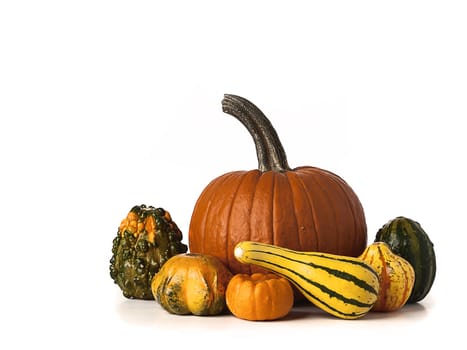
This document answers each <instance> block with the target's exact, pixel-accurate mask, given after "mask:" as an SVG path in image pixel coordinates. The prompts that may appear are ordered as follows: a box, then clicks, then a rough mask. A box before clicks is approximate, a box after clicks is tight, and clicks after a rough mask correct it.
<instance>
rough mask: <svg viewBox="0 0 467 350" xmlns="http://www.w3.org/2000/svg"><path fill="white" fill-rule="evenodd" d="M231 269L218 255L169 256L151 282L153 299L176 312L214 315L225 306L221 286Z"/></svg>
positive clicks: (180, 313)
mask: <svg viewBox="0 0 467 350" xmlns="http://www.w3.org/2000/svg"><path fill="white" fill-rule="evenodd" d="M231 278H232V274H231V272H230V271H229V270H228V269H227V267H226V266H225V265H224V264H223V263H222V262H220V260H219V259H217V258H215V257H213V256H209V255H202V254H179V255H176V256H174V257H172V258H170V259H169V260H168V261H167V262H166V263H165V264H164V265H163V266H162V268H161V270H160V271H159V272H158V273H157V274H156V275H155V276H154V278H153V279H152V283H151V289H152V293H153V295H154V299H156V301H157V302H159V304H160V305H161V306H162V307H163V308H164V309H165V310H167V311H168V312H170V313H173V314H179V315H186V314H193V315H198V316H201V315H217V314H220V313H222V312H223V311H224V310H225V309H226V304H225V290H226V288H227V284H228V283H229V281H230V279H231Z"/></svg>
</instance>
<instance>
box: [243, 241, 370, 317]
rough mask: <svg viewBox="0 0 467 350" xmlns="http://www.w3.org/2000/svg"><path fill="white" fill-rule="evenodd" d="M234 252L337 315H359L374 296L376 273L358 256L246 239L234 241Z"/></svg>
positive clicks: (368, 306) (368, 305)
mask: <svg viewBox="0 0 467 350" xmlns="http://www.w3.org/2000/svg"><path fill="white" fill-rule="evenodd" d="M234 255H235V257H236V258H237V259H238V260H239V261H240V262H242V263H247V264H254V265H257V266H260V267H263V268H266V269H268V270H271V271H273V272H275V273H277V274H279V275H281V276H284V277H285V278H287V279H288V280H289V281H290V282H292V283H293V284H294V285H295V286H296V287H297V288H298V289H299V290H300V291H301V292H302V293H303V295H304V296H305V297H306V298H307V299H308V300H310V301H311V302H312V303H313V304H315V305H316V306H318V307H319V308H321V309H323V310H324V311H326V312H328V313H330V314H331V315H334V316H336V317H339V318H344V319H355V318H358V317H362V316H363V315H365V314H367V313H368V311H370V309H371V308H372V307H373V305H374V303H375V302H376V299H377V296H378V289H379V278H378V274H377V273H376V271H375V270H374V269H373V268H372V267H371V266H370V265H369V264H367V263H366V262H364V261H363V260H361V259H358V258H353V257H347V256H342V255H334V254H326V253H317V252H299V251H294V250H290V249H286V248H282V247H278V246H274V245H270V244H264V243H258V242H250V241H243V242H240V243H239V244H237V246H236V247H235V250H234Z"/></svg>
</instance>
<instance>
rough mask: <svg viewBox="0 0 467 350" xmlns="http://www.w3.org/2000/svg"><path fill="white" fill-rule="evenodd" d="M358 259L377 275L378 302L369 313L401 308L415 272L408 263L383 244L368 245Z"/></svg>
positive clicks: (407, 296) (411, 287)
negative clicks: (371, 267)
mask: <svg viewBox="0 0 467 350" xmlns="http://www.w3.org/2000/svg"><path fill="white" fill-rule="evenodd" d="M360 259H362V260H363V261H366V262H367V263H368V264H370V265H371V266H373V268H374V269H375V270H376V272H377V273H378V275H379V282H380V287H379V294H378V300H377V301H376V303H375V305H374V306H373V308H372V309H371V311H382V312H387V311H396V310H399V309H400V308H401V307H403V306H404V305H405V304H406V303H407V300H408V299H409V296H410V294H411V293H412V289H413V286H414V282H415V272H414V269H413V267H412V265H410V263H409V262H408V261H407V260H405V259H404V258H402V257H400V256H399V255H396V254H394V253H393V252H392V251H391V249H390V248H389V246H388V245H387V244H386V243H384V242H375V243H373V244H371V245H369V246H368V247H367V248H366V249H365V251H364V252H363V253H362V255H360Z"/></svg>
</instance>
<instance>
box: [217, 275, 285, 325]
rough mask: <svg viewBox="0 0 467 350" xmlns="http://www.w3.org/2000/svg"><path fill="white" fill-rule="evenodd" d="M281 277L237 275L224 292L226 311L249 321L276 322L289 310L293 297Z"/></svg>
mask: <svg viewBox="0 0 467 350" xmlns="http://www.w3.org/2000/svg"><path fill="white" fill-rule="evenodd" d="M293 293H294V292H293V289H292V286H291V285H290V283H289V281H288V280H286V279H285V278H284V277H280V276H278V275H276V274H272V273H265V274H263V273H254V274H252V275H247V274H237V275H235V276H233V277H232V279H231V280H230V282H229V284H228V285H227V290H226V292H225V301H226V303H227V306H228V308H229V310H230V311H231V312H232V314H233V315H235V316H236V317H238V318H242V319H244V320H250V321H265V320H276V319H279V318H282V317H284V316H286V315H287V314H288V313H289V311H290V310H291V309H292V306H293V303H294V294H293Z"/></svg>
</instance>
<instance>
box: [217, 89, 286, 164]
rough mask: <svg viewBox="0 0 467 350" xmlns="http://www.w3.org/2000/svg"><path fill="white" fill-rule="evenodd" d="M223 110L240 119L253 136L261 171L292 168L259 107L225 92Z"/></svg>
mask: <svg viewBox="0 0 467 350" xmlns="http://www.w3.org/2000/svg"><path fill="white" fill-rule="evenodd" d="M222 110H223V111H224V112H225V113H227V114H230V115H232V116H233V117H235V118H236V119H237V120H239V121H240V122H241V123H242V124H243V125H244V126H245V127H246V128H247V130H248V132H249V133H250V135H251V136H252V137H253V141H254V143H255V147H256V155H257V157H258V169H259V170H260V171H261V172H266V171H276V172H285V171H288V170H290V167H289V165H288V163H287V156H286V154H285V151H284V148H283V147H282V144H281V142H280V140H279V136H278V135H277V133H276V130H275V129H274V127H273V126H272V124H271V122H270V121H269V119H268V118H266V116H265V115H264V114H263V112H261V111H260V110H259V108H258V107H256V106H255V105H254V104H253V103H251V102H250V101H248V100H247V99H245V98H243V97H240V96H236V95H230V94H225V95H224V99H223V100H222Z"/></svg>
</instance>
